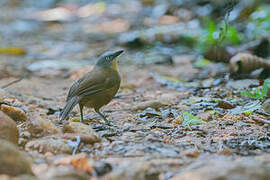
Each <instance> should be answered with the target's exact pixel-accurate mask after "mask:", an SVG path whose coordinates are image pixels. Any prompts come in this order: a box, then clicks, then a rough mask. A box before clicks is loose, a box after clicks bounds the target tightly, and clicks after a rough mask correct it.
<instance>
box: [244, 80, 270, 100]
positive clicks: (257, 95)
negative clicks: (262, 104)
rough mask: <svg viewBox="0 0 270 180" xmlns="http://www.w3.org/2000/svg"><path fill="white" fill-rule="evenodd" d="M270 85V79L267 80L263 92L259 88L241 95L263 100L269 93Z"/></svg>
mask: <svg viewBox="0 0 270 180" xmlns="http://www.w3.org/2000/svg"><path fill="white" fill-rule="evenodd" d="M269 85H270V79H266V80H265V81H264V83H263V86H262V89H261V90H260V89H258V88H253V89H252V90H251V91H242V92H241V95H242V96H248V97H251V98H256V99H260V100H262V99H263V98H264V97H265V96H266V95H267V93H268V89H269Z"/></svg>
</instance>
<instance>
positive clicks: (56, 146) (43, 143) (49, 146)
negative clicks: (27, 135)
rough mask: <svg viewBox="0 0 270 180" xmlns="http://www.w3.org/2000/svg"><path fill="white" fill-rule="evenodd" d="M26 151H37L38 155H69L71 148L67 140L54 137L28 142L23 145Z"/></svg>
mask: <svg viewBox="0 0 270 180" xmlns="http://www.w3.org/2000/svg"><path fill="white" fill-rule="evenodd" d="M25 150H26V151H38V152H39V153H47V152H51V153H53V154H62V153H65V154H71V153H72V151H73V147H72V146H71V145H69V142H68V140H67V139H62V138H60V137H56V136H47V137H43V138H40V139H35V140H32V141H29V142H28V143H27V144H26V145H25Z"/></svg>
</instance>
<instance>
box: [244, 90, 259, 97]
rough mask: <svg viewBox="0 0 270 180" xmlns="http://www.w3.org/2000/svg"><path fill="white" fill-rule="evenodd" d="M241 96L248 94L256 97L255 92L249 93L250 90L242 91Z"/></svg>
mask: <svg viewBox="0 0 270 180" xmlns="http://www.w3.org/2000/svg"><path fill="white" fill-rule="evenodd" d="M241 96H248V97H252V98H258V96H257V94H254V93H251V92H250V91H242V92H241Z"/></svg>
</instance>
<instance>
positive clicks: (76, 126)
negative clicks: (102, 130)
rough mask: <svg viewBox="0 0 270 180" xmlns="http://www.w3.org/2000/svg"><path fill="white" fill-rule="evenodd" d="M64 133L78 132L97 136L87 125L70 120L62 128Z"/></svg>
mask: <svg viewBox="0 0 270 180" xmlns="http://www.w3.org/2000/svg"><path fill="white" fill-rule="evenodd" d="M62 131H63V132H64V133H79V134H85V135H90V136H97V133H96V132H95V131H94V130H93V129H92V128H91V127H90V126H88V125H86V124H83V123H81V122H70V123H69V124H67V125H65V126H64V127H63V130H62Z"/></svg>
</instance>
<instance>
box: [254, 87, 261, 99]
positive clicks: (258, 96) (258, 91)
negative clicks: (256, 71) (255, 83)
mask: <svg viewBox="0 0 270 180" xmlns="http://www.w3.org/2000/svg"><path fill="white" fill-rule="evenodd" d="M255 93H256V94H257V98H258V99H263V96H262V93H261V91H260V90H259V89H257V88H256V89H255Z"/></svg>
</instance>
